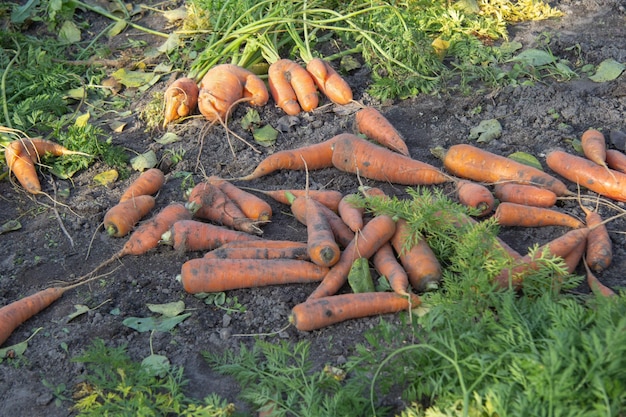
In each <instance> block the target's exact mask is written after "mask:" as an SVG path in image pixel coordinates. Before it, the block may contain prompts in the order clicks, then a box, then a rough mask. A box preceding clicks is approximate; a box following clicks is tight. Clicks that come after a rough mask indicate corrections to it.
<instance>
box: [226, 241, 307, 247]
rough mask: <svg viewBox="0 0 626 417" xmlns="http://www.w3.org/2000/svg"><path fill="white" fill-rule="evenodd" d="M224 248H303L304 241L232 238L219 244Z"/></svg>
mask: <svg viewBox="0 0 626 417" xmlns="http://www.w3.org/2000/svg"><path fill="white" fill-rule="evenodd" d="M220 248H224V249H237V248H255V249H292V248H305V249H306V242H296V241H293V240H275V239H254V240H234V241H232V242H226V243H224V244H223V245H221V246H220Z"/></svg>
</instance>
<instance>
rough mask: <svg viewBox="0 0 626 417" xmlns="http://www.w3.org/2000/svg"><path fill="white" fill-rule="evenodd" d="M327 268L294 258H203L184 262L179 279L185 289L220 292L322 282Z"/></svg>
mask: <svg viewBox="0 0 626 417" xmlns="http://www.w3.org/2000/svg"><path fill="white" fill-rule="evenodd" d="M327 272H328V268H326V267H323V266H319V265H316V264H314V263H312V262H308V261H300V260H295V259H269V260H268V259H204V258H197V259H191V260H189V261H187V262H185V263H184V264H183V266H182V268H181V274H180V281H181V282H182V284H183V287H184V289H185V291H186V292H188V293H189V294H198V293H202V292H221V291H227V290H234V289H239V288H253V287H261V286H267V285H279V284H295V283H310V282H319V281H321V280H322V278H324V275H326V273H327Z"/></svg>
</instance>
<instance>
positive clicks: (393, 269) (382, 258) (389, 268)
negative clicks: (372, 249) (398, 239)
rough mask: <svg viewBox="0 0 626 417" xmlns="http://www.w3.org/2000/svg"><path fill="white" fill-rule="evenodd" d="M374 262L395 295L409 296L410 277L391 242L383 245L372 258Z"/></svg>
mask: <svg viewBox="0 0 626 417" xmlns="http://www.w3.org/2000/svg"><path fill="white" fill-rule="evenodd" d="M396 228H397V223H396ZM396 232H397V230H396ZM372 262H373V263H374V267H375V268H376V270H377V271H378V273H379V274H380V275H383V276H384V277H385V278H387V281H389V285H390V286H391V289H393V291H394V292H395V293H397V294H400V295H407V294H408V288H409V276H408V275H407V273H406V270H405V269H404V268H403V267H402V265H401V264H400V262H398V258H396V254H395V253H394V251H393V247H392V246H391V244H390V243H389V242H387V243H385V244H384V245H382V246H381V247H380V248H379V249H378V250H377V251H376V253H375V254H374V256H372Z"/></svg>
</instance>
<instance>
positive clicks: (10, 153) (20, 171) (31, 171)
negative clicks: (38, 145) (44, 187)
mask: <svg viewBox="0 0 626 417" xmlns="http://www.w3.org/2000/svg"><path fill="white" fill-rule="evenodd" d="M4 157H5V159H6V162H7V167H8V168H9V172H12V173H13V175H15V178H17V180H18V182H19V183H20V184H21V185H22V187H24V189H25V190H26V191H27V192H29V193H31V194H39V193H41V183H40V181H39V177H37V170H36V169H35V163H34V162H33V159H32V158H31V157H30V155H29V154H28V151H27V150H26V147H25V146H24V144H23V143H22V142H21V141H19V140H15V141H13V142H11V143H9V144H8V145H7V147H6V148H5V149H4Z"/></svg>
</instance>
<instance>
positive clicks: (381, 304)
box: [289, 292, 421, 331]
mask: <svg viewBox="0 0 626 417" xmlns="http://www.w3.org/2000/svg"><path fill="white" fill-rule="evenodd" d="M420 303H421V300H420V299H419V297H418V296H416V295H411V299H410V302H409V298H408V297H406V296H402V295H399V294H396V293H393V292H362V293H356V294H355V293H348V294H340V295H331V296H327V297H320V298H316V299H310V298H309V299H307V300H306V301H305V302H303V303H300V304H297V305H296V306H294V307H293V308H292V310H291V315H290V316H289V321H290V322H291V323H293V325H294V326H296V328H297V329H298V330H300V331H311V330H317V329H321V328H323V327H327V326H330V325H332V324H336V323H339V322H342V321H345V320H351V319H356V318H362V317H370V316H375V315H379V314H390V313H397V312H399V311H402V310H408V309H409V308H413V307H417V306H419V305H420Z"/></svg>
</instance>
